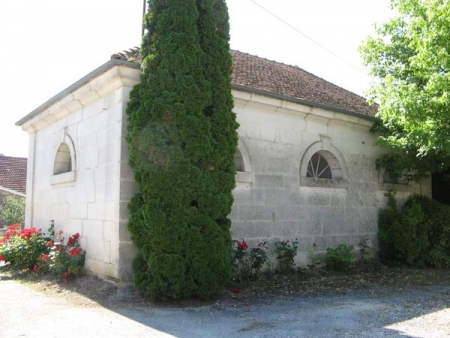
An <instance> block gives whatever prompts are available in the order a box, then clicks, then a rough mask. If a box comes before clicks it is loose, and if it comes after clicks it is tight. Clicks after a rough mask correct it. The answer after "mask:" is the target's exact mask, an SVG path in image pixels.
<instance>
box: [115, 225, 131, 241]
mask: <svg viewBox="0 0 450 338" xmlns="http://www.w3.org/2000/svg"><path fill="white" fill-rule="evenodd" d="M118 233H119V241H120V242H131V234H130V231H128V220H121V221H119V228H118Z"/></svg>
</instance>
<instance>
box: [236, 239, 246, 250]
mask: <svg viewBox="0 0 450 338" xmlns="http://www.w3.org/2000/svg"><path fill="white" fill-rule="evenodd" d="M237 247H238V248H239V249H241V250H247V249H248V245H247V243H246V242H245V241H244V240H242V241H238V242H237Z"/></svg>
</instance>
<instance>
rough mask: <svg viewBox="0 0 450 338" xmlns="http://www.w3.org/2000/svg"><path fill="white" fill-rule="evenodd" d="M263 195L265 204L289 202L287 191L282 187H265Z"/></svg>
mask: <svg viewBox="0 0 450 338" xmlns="http://www.w3.org/2000/svg"><path fill="white" fill-rule="evenodd" d="M264 196H265V198H264V202H265V204H266V205H287V204H288V203H289V199H288V193H287V191H286V190H284V189H265V190H264Z"/></svg>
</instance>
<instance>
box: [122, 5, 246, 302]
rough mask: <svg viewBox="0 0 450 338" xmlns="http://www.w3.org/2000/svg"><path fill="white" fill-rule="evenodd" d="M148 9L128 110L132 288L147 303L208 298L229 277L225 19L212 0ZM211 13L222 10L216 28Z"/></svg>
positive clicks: (232, 126) (231, 136)
mask: <svg viewBox="0 0 450 338" xmlns="http://www.w3.org/2000/svg"><path fill="white" fill-rule="evenodd" d="M217 4H220V6H218V7H217ZM149 7H150V12H149V14H148V15H147V16H146V20H145V21H146V27H147V30H148V34H147V35H146V36H145V37H144V39H143V44H142V49H141V52H142V54H143V55H142V56H143V64H142V72H141V83H140V84H139V85H137V86H135V88H134V89H133V91H132V92H131V94H130V102H129V104H128V107H127V114H128V135H127V141H128V143H129V150H130V164H131V166H132V167H133V169H134V176H135V180H136V183H137V185H138V190H139V192H138V193H137V194H136V195H135V196H134V197H133V198H132V200H131V201H130V204H129V210H130V220H129V230H130V232H131V234H132V237H133V240H134V243H135V245H136V247H137V248H138V250H139V252H140V257H139V258H138V259H137V260H136V262H135V264H134V268H135V282H136V285H137V286H138V287H139V288H141V289H142V290H143V291H144V293H146V294H147V295H148V296H150V297H154V298H155V297H156V298H158V297H168V298H187V297H193V296H197V297H200V298H210V297H211V296H213V295H216V294H218V293H219V292H220V290H221V287H222V285H223V284H224V283H225V282H226V280H227V279H228V278H229V276H230V271H231V255H230V246H231V238H230V232H229V227H230V221H229V220H228V218H227V215H228V213H229V212H230V209H231V205H232V202H233V199H232V195H231V190H232V189H233V187H234V164H233V154H234V151H235V148H236V140H237V136H236V128H237V124H236V122H235V118H234V114H233V113H232V112H231V109H232V98H231V89H230V69H231V68H230V53H229V48H228V18H227V15H228V14H227V10H226V6H225V4H224V3H223V1H218V0H214V1H212V0H208V1H201V0H149ZM217 9H220V11H224V13H223V14H222V15H219V17H220V21H218V22H216V23H214V20H216V19H217V18H218V16H217V15H218V13H217ZM219 26H220V28H221V29H218V27H219ZM225 31H226V32H225ZM216 35H217V36H216ZM214 44H215V45H216V47H214ZM214 48H218V50H217V51H215V52H214V53H211V52H210V51H212V50H213V49H214ZM219 51H220V52H219ZM216 81H217V82H216ZM221 129H224V130H221Z"/></svg>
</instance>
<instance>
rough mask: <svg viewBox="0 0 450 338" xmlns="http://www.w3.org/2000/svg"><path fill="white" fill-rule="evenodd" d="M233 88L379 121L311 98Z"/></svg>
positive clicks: (233, 87) (237, 85) (244, 87)
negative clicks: (313, 100)
mask: <svg viewBox="0 0 450 338" xmlns="http://www.w3.org/2000/svg"><path fill="white" fill-rule="evenodd" d="M231 88H232V89H236V90H241V91H245V92H248V93H254V94H258V95H263V96H267V97H271V98H274V99H278V100H285V101H289V102H293V103H298V104H302V105H306V106H310V107H317V108H323V109H327V110H331V111H335V112H338V113H343V114H347V115H351V116H355V117H359V118H364V119H366V120H369V121H373V122H377V121H379V119H378V118H377V117H375V116H370V115H367V114H363V113H360V112H356V111H351V110H346V109H342V108H337V107H332V106H328V105H325V104H322V103H317V102H312V101H309V100H304V99H299V98H296V97H291V96H286V95H282V94H278V93H274V92H271V91H268V90H261V89H256V88H253V87H248V86H244V85H239V84H231Z"/></svg>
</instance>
